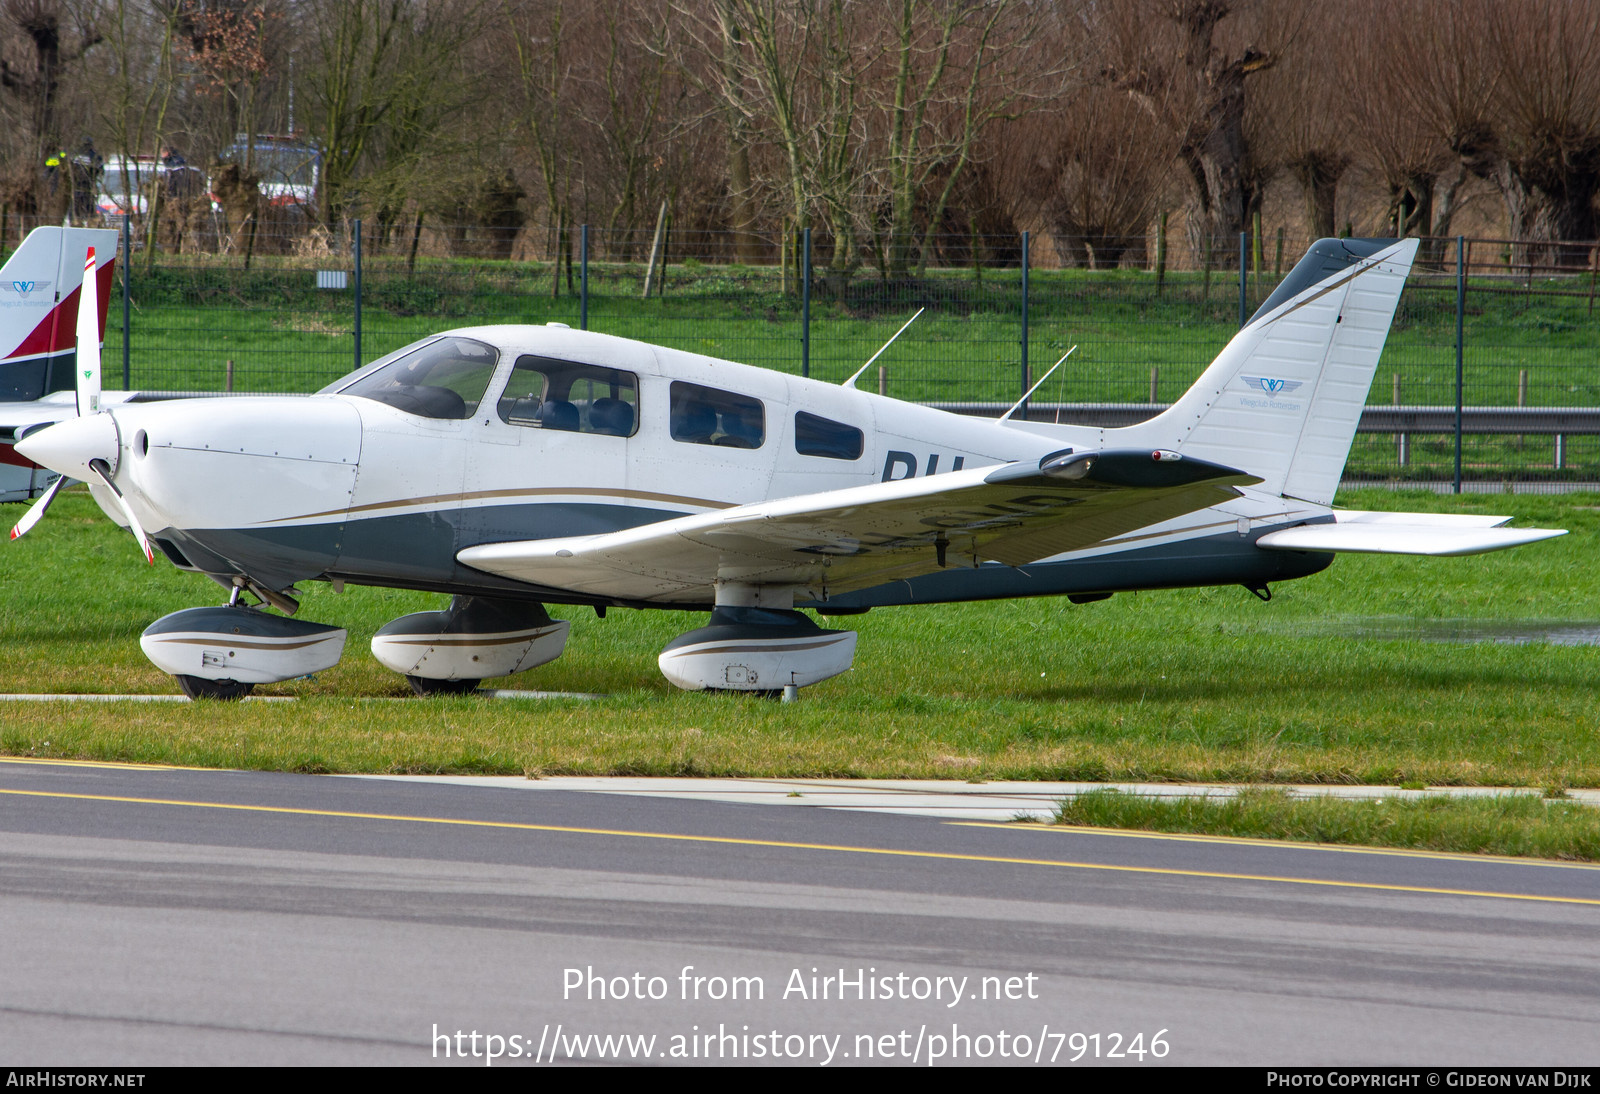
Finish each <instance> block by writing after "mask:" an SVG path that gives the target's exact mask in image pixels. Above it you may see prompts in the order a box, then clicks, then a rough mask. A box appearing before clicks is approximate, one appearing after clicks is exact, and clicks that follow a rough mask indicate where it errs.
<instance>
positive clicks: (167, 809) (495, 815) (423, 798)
mask: <svg viewBox="0 0 1600 1094" xmlns="http://www.w3.org/2000/svg"><path fill="white" fill-rule="evenodd" d="M801 793H802V794H803V793H804V791H801ZM785 797H787V795H785ZM0 878H3V884H0V922H4V923H5V925H6V927H7V932H6V934H7V944H6V946H5V947H4V949H3V950H0V1058H3V1059H4V1060H5V1061H6V1062H8V1063H14V1064H25V1065H29V1066H37V1065H48V1064H95V1065H106V1064H126V1065H139V1064H168V1063H366V1062H384V1063H429V1062H434V1061H438V1062H446V1060H447V1059H448V1061H449V1062H452V1063H454V1062H465V1063H469V1064H477V1065H480V1066H481V1065H482V1064H484V1063H486V1062H487V1059H486V1057H487V1054H488V1053H487V1050H489V1049H490V1048H491V1047H497V1048H498V1051H499V1053H500V1055H499V1058H498V1059H497V1060H496V1061H495V1062H496V1063H497V1064H499V1065H501V1066H519V1065H525V1064H527V1063H533V1062H535V1061H537V1062H538V1063H540V1064H543V1063H546V1062H549V1061H550V1060H552V1059H553V1060H554V1061H555V1062H558V1063H560V1062H577V1061H579V1060H586V1061H592V1062H600V1061H601V1060H602V1059H604V1060H606V1061H608V1062H609V1061H614V1060H616V1059H618V1058H619V1057H620V1058H622V1059H626V1060H628V1061H629V1062H638V1063H646V1062H649V1063H662V1064H665V1063H672V1062H675V1061H676V1060H679V1059H685V1060H689V1061H691V1062H699V1063H705V1062H711V1063H717V1062H730V1063H732V1062H737V1063H746V1062H755V1063H766V1062H773V1061H774V1060H777V1061H779V1062H788V1063H808V1064H821V1063H830V1064H831V1065H832V1066H838V1065H840V1064H850V1063H858V1062H862V1061H863V1060H870V1061H871V1062H875V1063H882V1062H894V1063H907V1062H917V1063H927V1062H929V1058H930V1057H931V1056H934V1054H935V1053H936V1052H939V1053H942V1054H943V1055H942V1056H940V1057H938V1058H937V1060H938V1062H946V1061H951V1062H959V1063H986V1062H987V1063H1015V1062H1029V1063H1035V1062H1036V1063H1049V1062H1052V1060H1053V1061H1054V1062H1055V1063H1057V1064H1063V1063H1068V1062H1071V1060H1072V1057H1074V1056H1077V1057H1078V1059H1077V1060H1076V1062H1077V1063H1079V1064H1084V1063H1090V1062H1095V1060H1096V1059H1097V1058H1098V1060H1099V1062H1102V1063H1104V1062H1115V1063H1122V1064H1131V1065H1141V1064H1142V1065H1143V1066H1150V1065H1152V1064H1155V1063H1158V1062H1170V1063H1184V1064H1214V1063H1234V1064H1265V1063H1278V1064H1283V1063H1300V1064H1354V1063H1363V1064H1375V1063H1413V1064H1428V1063H1433V1064H1454V1065H1468V1064H1537V1063H1543V1064H1593V1063H1595V1062H1596V1058H1597V1057H1600V1045H1597V1044H1596V1043H1595V1041H1594V1038H1593V1036H1592V1033H1593V1029H1594V1028H1595V1025H1596V1022H1597V1020H1600V977H1597V975H1596V974H1597V973H1600V930H1597V929H1596V928H1597V926H1600V869H1596V868H1593V867H1587V866H1575V865H1559V864H1547V863H1537V862H1530V861H1522V860H1504V859H1480V858H1471V857H1466V856H1451V855H1432V854H1419V853H1400V852H1376V851H1367V850H1353V849H1334V848H1321V847H1302V846H1294V845H1275V844H1268V843H1261V842H1256V841H1245V840H1219V839H1202V838H1193V837H1188V838H1185V837H1158V836H1151V835H1129V834H1118V833H1107V832H1089V831H1082V830H1075V829H1073V830H1063V829H1052V828H1047V827H1044V826H1039V825H1014V824H1003V823H987V822H982V821H978V822H972V821H965V822H957V821H951V820H949V819H942V818H940V817H924V816H906V815H899V814H885V813H882V812H879V811H872V810H869V811H865V812H861V811H857V812H847V811H839V810H833V809H785V808H775V807H773V806H772V805H768V804H759V803H747V802H737V801H735V802H721V801H697V800H692V799H682V798H670V797H665V796H660V795H656V796H639V795H631V794H630V795H622V794H594V793H584V792H579V791H576V790H572V789H563V788H559V787H546V788H540V789H539V790H538V791H537V792H533V793H529V792H526V791H525V790H523V789H521V788H516V787H509V786H505V787H502V786H494V785H483V784H481V783H474V784H470V785H463V784H461V783H460V782H459V781H455V782H423V781H419V780H408V781H397V780H387V779H350V778H331V777H325V776H305V775H288V774H265V773H250V772H222V771H199V770H188V769H170V768H155V767H134V766H124V765H115V764H85V763H70V762H59V761H35V760H20V759H6V760H0ZM457 1034H459V1035H460V1036H459V1037H458V1036H457ZM472 1034H477V1035H478V1036H477V1038H476V1039H474V1038H473V1036H472ZM623 1034H627V1035H629V1036H630V1037H633V1038H636V1039H634V1040H629V1041H627V1042H622V1041H613V1042H609V1043H602V1042H600V1041H598V1040H595V1039H594V1038H595V1037H596V1036H600V1037H604V1036H619V1035H623ZM441 1037H442V1038H443V1040H441ZM645 1037H650V1038H654V1040H651V1041H648V1042H646V1041H644V1040H639V1039H637V1038H645ZM493 1038H498V1041H495V1040H493ZM1157 1040H1159V1042H1160V1048H1161V1050H1162V1054H1161V1056H1160V1058H1159V1059H1158V1058H1157V1057H1156V1056H1155V1055H1153V1054H1152V1048H1153V1046H1154V1045H1155V1044H1156V1042H1157ZM536 1046H537V1047H536ZM1135 1046H1137V1050H1138V1055H1134V1054H1133V1053H1134V1050H1135ZM1024 1048H1025V1049H1026V1052H1024V1051H1023V1049H1024ZM513 1050H515V1051H513ZM475 1052H476V1055H474V1053H475ZM536 1052H537V1055H535V1053H536ZM462 1053H465V1059H464V1060H463V1059H462ZM691 1053H692V1054H691ZM963 1053H965V1056H964V1057H963V1055H962V1054H963ZM1113 1053H1119V1054H1120V1055H1116V1056H1113V1055H1112V1054H1113ZM913 1054H915V1056H914V1057H913ZM952 1058H953V1060H952Z"/></svg>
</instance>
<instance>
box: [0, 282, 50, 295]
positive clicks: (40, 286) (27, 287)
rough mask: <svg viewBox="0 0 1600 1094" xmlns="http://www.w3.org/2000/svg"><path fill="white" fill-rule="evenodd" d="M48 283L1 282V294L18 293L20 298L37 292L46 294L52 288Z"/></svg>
mask: <svg viewBox="0 0 1600 1094" xmlns="http://www.w3.org/2000/svg"><path fill="white" fill-rule="evenodd" d="M50 284H51V283H50V282H48V281H7V282H0V292H8V293H16V294H17V295H18V296H32V295H33V294H34V293H36V292H44V291H45V290H46V289H48V288H49V287H50Z"/></svg>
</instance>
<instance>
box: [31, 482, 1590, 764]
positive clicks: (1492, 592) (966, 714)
mask: <svg viewBox="0 0 1600 1094" xmlns="http://www.w3.org/2000/svg"><path fill="white" fill-rule="evenodd" d="M1341 501H1342V503H1343V504H1346V505H1350V506H1358V507H1359V506H1365V507H1372V508H1383V507H1388V508H1426V509H1432V508H1439V509H1449V510H1457V511H1474V512H1505V513H1512V514H1515V515H1516V516H1517V517H1518V520H1519V523H1522V524H1524V525H1540V526H1546V527H1550V526H1555V527H1567V528H1571V529H1573V534H1572V535H1569V536H1566V537H1563V538H1561V539H1558V540H1555V541H1551V542H1547V543H1543V544H1537V545H1533V546H1530V547H1525V548H1520V549H1517V550H1513V551H1508V552H1502V553H1499V554H1495V555H1488V556H1481V557H1477V558H1466V559H1442V560H1427V559H1409V558H1381V557H1368V556H1348V557H1345V558H1341V559H1339V560H1338V561H1337V562H1336V563H1335V564H1334V565H1333V567H1332V568H1331V569H1330V570H1328V571H1326V572H1324V573H1322V574H1318V575H1316V576H1313V577H1311V578H1307V579H1304V580H1301V581H1298V582H1291V583H1286V584H1283V585H1280V586H1277V587H1276V589H1275V590H1274V591H1275V594H1276V595H1275V596H1274V599H1273V600H1272V602H1271V603H1270V604H1263V603H1260V602H1258V601H1257V600H1256V599H1255V598H1254V597H1252V596H1251V595H1250V594H1249V593H1248V592H1246V591H1245V590H1243V589H1239V588H1220V589H1206V590H1191V591H1174V592H1157V593H1140V594H1136V595H1130V594H1122V595H1119V596H1116V597H1114V598H1113V599H1111V600H1110V601H1106V602H1102V603H1098V604H1091V605H1085V606H1073V605H1070V604H1068V603H1067V602H1066V601H1065V600H1059V599H1044V600H1033V601H1010V602H998V603H990V604H961V605H950V606H945V607H932V608H901V609H879V610H876V611H874V612H872V613H870V614H869V615H866V616H863V617H856V618H854V619H850V620H848V621H847V622H843V623H842V624H841V623H838V622H836V624H835V625H847V626H850V627H853V628H854V629H857V630H859V631H860V632H861V642H860V646H859V650H858V653H857V657H856V662H855V668H854V670H853V671H852V672H850V673H848V674H846V675H845V676H842V677H839V678H836V679H834V680H832V681H828V682H826V683H824V684H822V685H819V686H816V687H813V688H809V689H807V690H806V691H805V692H804V693H803V696H802V701H801V702H799V703H796V704H779V703H773V702H769V701H764V700H760V699H752V698H743V697H738V696H729V695H720V696H718V695H691V694H687V693H682V692H678V691H676V690H675V689H673V688H672V687H671V686H670V685H668V684H667V683H666V682H665V681H664V680H663V679H662V678H661V677H660V675H659V674H658V672H657V670H656V666H655V657H656V654H657V652H659V650H660V649H661V647H662V646H663V645H664V644H665V643H666V642H667V641H668V640H669V639H671V638H672V637H673V636H675V635H676V634H679V633H681V632H682V631H684V630H687V629H689V628H691V627H694V626H698V625H699V624H700V621H701V617H699V616H695V615H688V614H682V613H667V612H632V611H621V610H617V611H613V612H611V613H610V615H609V617H608V618H607V619H605V620H599V619H597V618H595V616H594V615H593V613H592V612H590V611H589V610H587V609H581V610H580V609H557V611H556V613H555V614H557V615H558V616H565V617H568V618H571V619H572V620H573V630H572V637H571V641H570V642H569V645H568V648H567V652H566V654H565V656H563V657H562V658H561V659H560V660H558V661H556V662H554V663H552V664H550V665H547V666H544V667H542V668H540V669H537V670H534V671H533V672H531V673H526V674H523V675H522V676H520V677H518V678H516V679H515V680H513V681H509V682H508V684H509V686H514V687H521V688H529V689H542V690H553V691H572V692H596V693H603V694H604V695H605V696H607V697H606V698H604V699H601V700H598V701H581V700H563V699H556V700H539V701H524V700H510V701H508V700H489V699H482V698H461V699H446V700H428V701H420V700H415V699H410V698H405V696H406V695H408V691H407V688H406V685H405V683H404V682H403V681H402V680H400V679H399V678H398V677H396V676H394V675H393V674H391V673H389V672H388V671H387V670H385V669H383V668H382V667H380V666H379V665H378V664H377V663H376V662H375V661H374V660H373V658H372V657H371V654H370V652H369V651H368V649H367V642H368V639H369V638H370V637H371V634H372V632H373V631H374V630H375V629H376V628H377V627H379V626H381V625H382V624H383V623H384V622H386V621H387V620H389V619H391V618H394V617H395V616H398V615H401V614H403V613H405V612H409V611H415V610H420V609H425V608H431V607H437V606H441V605H442V603H443V598H441V597H438V596H432V595H425V594H411V593H402V592H395V591H390V590H381V589H358V588H351V589H348V590H347V591H346V592H345V593H344V594H342V595H336V594H334V593H333V592H332V591H331V589H329V588H327V587H326V586H320V585H311V586H309V587H308V589H307V592H306V596H305V598H304V608H303V611H302V614H303V617H305V618H309V619H314V620H317V621H320V622H327V623H335V624H339V625H342V626H346V627H348V628H349V629H350V632H351V635H350V644H349V646H348V647H347V652H346V656H345V659H344V660H343V662H342V663H341V664H340V665H339V666H337V667H336V668H335V669H333V670H332V671H329V672H327V673H324V674H322V675H321V676H319V677H318V678H316V679H314V680H299V681H290V682H286V683H283V684H277V685H272V686H268V687H263V688H261V689H259V691H258V694H269V695H288V696H297V697H299V698H300V700H301V701H300V702H297V703H292V704H255V703H251V704H218V703H203V704H195V705H169V704H133V703H129V704H121V703H113V704H105V703H77V704H71V703H40V704H36V703H15V704H7V705H6V706H5V714H4V721H3V728H0V751H4V752H7V753H11V754H19V755H48V756H67V757H83V758H98V759H118V760H140V761H149V762H162V763H179V764H200V765H214V766H222V767H239V768H265V769H282V770H297V771H392V772H423V771H428V772H498V773H521V772H527V773H534V774H537V773H576V774H606V773H616V774H624V773H626V774H650V775H683V774H706V775H712V774H715V775H771V776H826V775H834V776H863V777H866V776H871V777H890V776H902V777H945V778H962V779H1002V778H1005V779H1141V780H1149V779H1157V780H1175V781H1191V780H1214V779H1225V780H1245V781H1259V782H1267V783H1272V782H1313V783H1315V782H1325V783H1348V782H1354V783H1380V784H1381V783H1424V784H1453V785H1513V786H1526V787H1534V788H1543V787H1560V786H1573V787H1576V786H1600V733H1597V727H1600V699H1597V695H1596V690H1595V687H1594V679H1595V675H1596V670H1597V669H1600V650H1597V649H1596V648H1594V647H1591V646H1568V645H1557V644H1550V643H1545V642H1534V643H1532V644H1523V645H1509V644H1497V643H1473V644H1468V643H1457V642H1440V641H1432V640H1427V639H1426V638H1424V637H1421V636H1420V635H1421V632H1418V633H1416V634H1413V633H1411V632H1412V629H1414V628H1416V627H1417V626H1418V625H1419V624H1421V623H1428V622H1431V623H1435V624H1437V623H1439V622H1440V621H1452V620H1456V621H1460V620H1472V621H1479V622H1499V623H1502V624H1507V625H1509V624H1513V623H1515V624H1525V623H1529V622H1546V623H1559V622H1582V621H1597V620H1600V579H1597V577H1596V575H1595V571H1594V567H1593V566H1592V564H1591V560H1592V559H1593V558H1594V555H1595V548H1596V543H1597V537H1600V517H1597V512H1600V497H1595V496H1586V495H1567V496H1561V497H1552V496H1515V497H1501V496H1495V497H1475V496H1467V497H1462V498H1448V499H1438V498H1435V497H1433V496H1431V495H1411V496H1407V495H1396V494H1392V493H1389V492H1375V493H1370V494H1365V495H1354V496H1350V497H1345V498H1342V499H1341ZM7 512H8V513H10V512H18V513H20V509H16V508H13V509H8V510H7ZM0 575H3V593H0V641H3V643H4V649H5V651H6V656H5V658H4V661H3V664H0V692H99V693H128V692H160V693H168V694H172V693H175V691H176V689H175V686H174V685H173V683H172V681H170V680H169V679H167V678H166V677H165V676H163V675H162V674H161V673H159V672H158V671H157V670H156V669H155V668H154V667H153V666H151V665H150V664H149V663H148V662H147V661H146V660H145V659H144V656H143V655H142V653H141V652H140V650H139V648H138V635H139V632H140V631H141V630H142V629H143V628H144V627H145V626H146V625H147V624H148V623H150V622H151V621H153V620H154V619H156V618H157V617H159V616H161V615H163V614H165V613H166V612H170V611H173V610H176V609H179V608H183V607H190V606H194V605H197V604H209V603H219V602H220V601H221V600H222V592H221V590H220V589H218V588H217V587H215V586H214V585H213V584H212V583H211V582H209V581H207V580H206V579H204V578H202V577H199V576H196V575H191V574H184V573H182V572H180V571H178V570H176V569H174V568H173V567H171V566H170V565H168V564H167V563H166V562H165V561H158V564H157V566H156V567H155V568H154V569H152V568H150V567H148V566H146V565H145V564H144V561H143V559H142V558H141V557H140V556H139V554H138V551H137V549H136V548H135V547H134V545H133V543H132V541H131V539H130V538H129V537H128V536H127V534H126V533H124V532H121V531H119V530H117V529H115V528H114V527H113V526H112V525H111V524H110V522H109V521H107V520H105V519H104V518H103V517H102V516H100V514H99V513H98V511H97V510H96V509H95V508H94V507H93V504H92V503H91V502H90V501H89V499H88V498H87V496H86V495H84V494H83V493H82V492H81V491H74V492H69V493H68V494H65V495H63V497H62V499H61V501H60V502H59V503H58V505H57V506H56V508H55V509H54V510H53V511H52V512H51V514H50V517H49V519H48V520H46V521H45V522H44V523H43V524H41V525H40V526H39V527H38V528H37V529H35V530H34V532H33V533H32V534H31V535H29V536H28V537H27V538H25V539H23V540H20V541H17V542H16V543H13V544H10V545H8V546H7V547H6V548H5V549H4V552H3V554H0ZM1364 629H1365V630H1372V631H1375V632H1376V634H1377V636H1376V637H1363V636H1362V634H1361V632H1362V631H1363V630H1364Z"/></svg>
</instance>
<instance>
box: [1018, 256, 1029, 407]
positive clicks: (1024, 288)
mask: <svg viewBox="0 0 1600 1094" xmlns="http://www.w3.org/2000/svg"><path fill="white" fill-rule="evenodd" d="M1028 242H1029V239H1028V233H1027V232H1023V233H1022V374H1021V380H1022V386H1021V387H1020V388H1019V389H1018V392H1017V394H1018V395H1026V394H1028V387H1029V384H1028ZM1017 418H1018V419H1020V420H1021V421H1027V420H1028V404H1027V402H1023V404H1022V405H1021V406H1020V407H1018V408H1017Z"/></svg>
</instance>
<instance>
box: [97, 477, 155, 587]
mask: <svg viewBox="0 0 1600 1094" xmlns="http://www.w3.org/2000/svg"><path fill="white" fill-rule="evenodd" d="M89 470H91V471H93V472H94V473H95V474H96V475H99V476H100V481H101V482H103V483H105V484H106V489H108V490H110V491H111V496H112V497H114V498H116V499H117V505H118V506H120V507H121V509H122V515H123V516H125V517H127V518H128V527H129V528H131V529H132V530H133V535H134V538H135V539H137V540H138V541H139V549H140V550H141V551H143V552H144V560H145V561H146V562H148V563H149V564H150V565H152V566H154V565H155V564H156V556H155V555H154V554H153V553H152V552H151V550H150V538H149V537H148V536H146V535H145V534H144V529H143V528H141V527H140V526H139V518H138V517H136V516H134V515H133V507H132V506H131V505H129V504H128V499H127V498H125V497H123V496H122V491H121V490H118V489H117V484H116V483H114V482H112V481H111V471H110V467H109V466H108V465H107V464H106V461H105V460H90V461H89Z"/></svg>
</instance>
